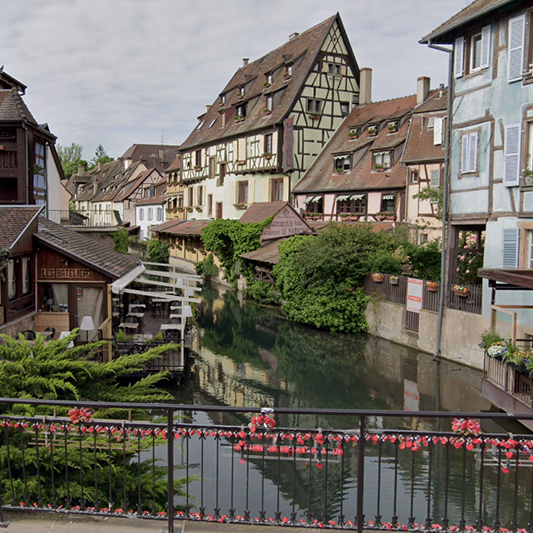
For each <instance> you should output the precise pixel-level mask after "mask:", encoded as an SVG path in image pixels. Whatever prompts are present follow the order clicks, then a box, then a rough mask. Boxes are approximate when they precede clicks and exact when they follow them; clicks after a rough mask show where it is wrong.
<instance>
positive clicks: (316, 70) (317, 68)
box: [313, 61, 320, 72]
mask: <svg viewBox="0 0 533 533" xmlns="http://www.w3.org/2000/svg"><path fill="white" fill-rule="evenodd" d="M313 72H320V61H317V62H316V63H315V64H314V65H313Z"/></svg>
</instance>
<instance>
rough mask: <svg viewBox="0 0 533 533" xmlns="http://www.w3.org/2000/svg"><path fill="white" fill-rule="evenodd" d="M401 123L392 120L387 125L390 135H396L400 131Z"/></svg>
mask: <svg viewBox="0 0 533 533" xmlns="http://www.w3.org/2000/svg"><path fill="white" fill-rule="evenodd" d="M398 127H399V121H398V120H391V121H390V122H389V123H388V125H387V130H388V132H389V133H396V132H397V131H398Z"/></svg>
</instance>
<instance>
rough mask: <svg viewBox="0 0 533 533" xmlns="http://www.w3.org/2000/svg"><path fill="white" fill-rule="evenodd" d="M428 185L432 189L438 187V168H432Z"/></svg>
mask: <svg viewBox="0 0 533 533" xmlns="http://www.w3.org/2000/svg"><path fill="white" fill-rule="evenodd" d="M429 186H430V187H431V188H432V189H438V188H439V187H440V169H437V170H432V171H431V172H430V175H429Z"/></svg>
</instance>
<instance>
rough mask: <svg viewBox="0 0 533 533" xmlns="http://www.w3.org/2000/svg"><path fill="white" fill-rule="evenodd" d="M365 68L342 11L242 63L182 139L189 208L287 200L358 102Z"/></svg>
mask: <svg viewBox="0 0 533 533" xmlns="http://www.w3.org/2000/svg"><path fill="white" fill-rule="evenodd" d="M358 82H359V68H358V66H357V62H356V60H355V57H354V55H353V52H352V50H351V47H350V44H349V42H348V39H347V36H346V33H345V31H344V28H343V25H342V22H341V19H340V16H339V15H338V14H337V15H335V16H334V17H331V18H329V19H327V20H326V21H324V22H322V23H321V24H318V25H317V26H315V27H313V28H311V29H310V30H307V31H306V32H304V33H302V34H301V35H298V34H294V35H292V36H291V38H290V40H289V41H288V42H287V43H285V44H284V45H282V46H281V47H279V48H277V49H276V50H274V51H272V52H270V53H269V54H267V55H265V56H263V57H262V58H260V59H258V60H256V61H253V62H252V63H249V62H248V60H247V59H245V60H244V64H243V66H242V67H241V68H240V69H239V70H238V71H237V72H236V73H235V74H234V75H233V77H232V79H231V80H230V82H229V83H228V84H227V85H226V87H225V88H224V89H223V91H222V92H221V93H220V95H219V97H218V98H217V100H216V101H215V102H214V103H213V105H211V106H207V108H206V112H205V113H204V114H203V115H201V116H200V117H198V124H197V126H196V127H195V129H194V130H193V132H192V133H191V134H190V135H189V137H188V139H187V140H186V141H185V142H184V143H183V144H182V146H181V149H180V155H181V169H180V176H181V181H182V183H183V184H184V185H185V187H186V189H187V190H185V192H184V210H185V212H187V211H189V212H190V213H192V215H190V216H193V217H194V216H195V214H196V213H197V212H200V213H201V214H202V217H206V216H207V217H209V218H240V215H241V214H242V212H243V210H245V209H246V208H247V207H248V206H249V205H250V204H252V203H253V202H271V201H287V200H289V198H290V192H291V189H292V187H293V186H294V184H296V183H297V182H298V181H299V180H300V178H301V176H303V173H304V172H305V170H306V169H307V168H308V167H309V165H310V164H311V162H312V161H313V159H314V158H315V157H316V155H317V154H318V153H319V151H320V149H321V148H322V147H323V146H324V144H325V143H326V142H327V140H328V139H329V138H330V136H331V135H332V134H333V132H334V131H335V130H336V128H337V127H338V126H339V124H340V123H341V122H342V119H343V115H344V116H346V115H347V114H348V113H349V111H350V109H351V107H352V105H353V102H357V101H358V95H359V89H358Z"/></svg>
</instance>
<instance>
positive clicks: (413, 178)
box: [411, 170, 418, 183]
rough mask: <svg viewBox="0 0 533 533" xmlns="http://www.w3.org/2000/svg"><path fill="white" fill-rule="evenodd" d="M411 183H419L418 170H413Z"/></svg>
mask: <svg viewBox="0 0 533 533" xmlns="http://www.w3.org/2000/svg"><path fill="white" fill-rule="evenodd" d="M411 183H418V170H413V171H412V172H411Z"/></svg>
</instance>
